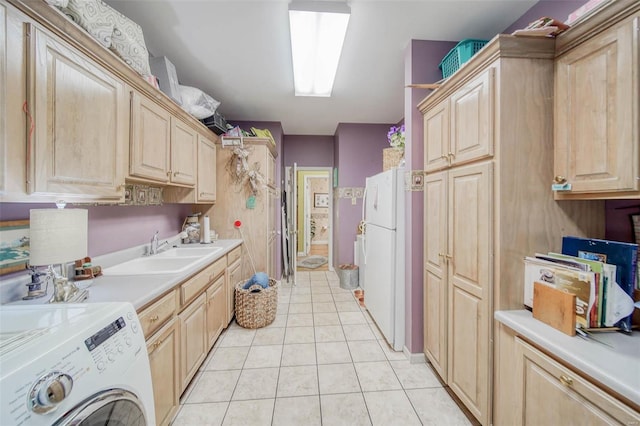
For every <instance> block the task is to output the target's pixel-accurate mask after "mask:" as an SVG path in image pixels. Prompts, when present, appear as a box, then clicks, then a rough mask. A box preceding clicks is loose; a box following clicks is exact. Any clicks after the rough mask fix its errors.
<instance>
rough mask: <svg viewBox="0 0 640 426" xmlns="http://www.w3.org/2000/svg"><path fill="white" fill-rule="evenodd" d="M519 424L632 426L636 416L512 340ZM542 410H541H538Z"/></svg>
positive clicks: (540, 353)
mask: <svg viewBox="0 0 640 426" xmlns="http://www.w3.org/2000/svg"><path fill="white" fill-rule="evenodd" d="M516 353H517V355H518V358H519V360H521V362H522V369H521V371H519V372H517V373H516V374H518V380H517V383H518V387H519V389H518V390H517V391H518V392H519V396H520V398H518V400H519V401H521V402H522V405H521V406H520V407H518V408H519V410H518V411H519V412H521V413H522V417H521V418H522V424H523V425H572V424H576V425H577V424H580V425H618V424H619V425H632V424H639V423H640V414H639V413H638V412H637V411H634V410H632V409H631V408H629V407H627V406H625V405H624V404H622V403H621V402H619V401H617V400H616V399H614V398H613V397H611V396H610V395H608V394H606V393H605V392H604V391H602V390H601V389H599V388H597V387H596V386H594V385H593V384H591V383H589V382H588V381H586V380H584V379H582V378H581V377H580V376H579V375H577V374H575V373H574V372H572V371H571V370H569V369H567V368H566V367H564V366H562V365H561V364H559V363H557V362H556V361H554V360H553V359H551V358H549V357H548V356H546V355H544V354H543V353H542V352H540V351H538V350H537V349H535V348H534V347H532V346H531V345H529V344H527V343H526V342H524V341H522V340H521V339H518V338H516ZM541 408H543V409H541Z"/></svg>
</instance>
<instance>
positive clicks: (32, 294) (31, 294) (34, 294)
mask: <svg viewBox="0 0 640 426" xmlns="http://www.w3.org/2000/svg"><path fill="white" fill-rule="evenodd" d="M46 295H47V292H46V291H44V290H29V291H28V292H27V295H26V296H24V297H23V298H22V300H33V299H39V298H41V297H45V296H46Z"/></svg>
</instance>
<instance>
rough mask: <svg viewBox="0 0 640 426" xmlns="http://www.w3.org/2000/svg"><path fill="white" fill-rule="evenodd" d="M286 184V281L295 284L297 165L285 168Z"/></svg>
mask: <svg viewBox="0 0 640 426" xmlns="http://www.w3.org/2000/svg"><path fill="white" fill-rule="evenodd" d="M286 175H287V178H286V185H285V197H286V203H285V217H286V223H287V226H286V228H287V229H286V233H287V256H286V257H287V258H288V260H289V268H288V269H289V276H288V277H287V281H288V282H292V283H293V284H294V285H295V284H296V268H297V265H296V255H297V247H298V241H297V234H298V231H297V229H298V228H297V223H296V214H297V212H296V199H297V198H296V197H297V194H296V191H297V190H296V185H297V182H296V179H297V175H298V165H297V164H296V163H293V167H287V168H286Z"/></svg>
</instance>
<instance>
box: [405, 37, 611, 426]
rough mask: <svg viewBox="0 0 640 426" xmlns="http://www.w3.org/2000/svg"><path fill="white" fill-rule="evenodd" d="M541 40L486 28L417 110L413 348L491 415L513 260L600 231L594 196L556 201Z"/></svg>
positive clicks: (513, 294)
mask: <svg viewBox="0 0 640 426" xmlns="http://www.w3.org/2000/svg"><path fill="white" fill-rule="evenodd" d="M553 57H554V42H553V40H549V39H533V38H516V37H512V36H507V35H499V36H496V37H495V38H494V39H493V40H492V41H491V42H490V43H488V44H487V45H486V46H485V47H484V49H482V51H481V52H479V53H478V54H477V55H475V56H474V57H473V58H472V59H471V60H470V61H469V62H468V63H466V64H465V65H464V66H463V67H462V68H461V69H460V70H459V71H458V72H456V73H455V74H453V75H452V76H451V77H449V78H448V79H447V81H446V82H445V83H444V84H443V85H442V86H441V87H440V88H439V89H438V90H437V91H435V92H433V93H432V94H431V95H430V96H428V97H427V98H426V99H424V100H423V101H422V102H421V103H420V104H419V105H418V108H419V109H420V111H421V112H422V113H423V117H424V169H425V180H424V182H425V187H424V203H425V206H424V212H425V216H424V282H423V285H424V292H423V294H424V352H425V355H426V356H427V358H428V360H429V361H430V362H431V364H432V365H433V367H434V369H435V370H436V371H437V372H438V374H439V375H440V377H441V378H442V379H443V380H444V381H445V382H446V383H447V384H448V386H449V387H450V388H451V389H452V390H453V392H455V394H456V395H457V396H458V397H459V398H460V400H461V401H462V403H463V404H464V405H465V406H466V407H467V408H468V409H469V411H470V412H471V413H472V414H473V415H474V416H475V417H476V418H477V419H478V420H479V421H480V422H481V423H482V424H485V425H486V424H490V423H491V410H492V385H491V384H492V375H493V364H494V358H493V343H492V342H493V339H492V336H493V327H494V322H493V312H494V311H495V310H498V309H519V308H521V307H522V299H523V296H522V295H523V282H522V281H523V274H524V273H523V258H524V257H525V256H527V255H531V254H533V253H535V252H546V251H549V250H556V251H557V250H559V249H560V243H561V236H562V235H569V234H571V235H589V236H590V237H602V236H603V235H604V205H603V204H602V203H601V202H597V201H596V202H579V203H564V204H562V203H558V202H555V201H554V199H553V198H554V197H553V194H552V192H551V190H550V186H551V181H552V180H553V119H552V114H553V109H552V99H553Z"/></svg>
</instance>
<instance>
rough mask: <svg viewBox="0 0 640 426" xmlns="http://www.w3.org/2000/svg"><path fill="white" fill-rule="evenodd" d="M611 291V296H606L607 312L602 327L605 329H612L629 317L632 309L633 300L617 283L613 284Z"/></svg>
mask: <svg viewBox="0 0 640 426" xmlns="http://www.w3.org/2000/svg"><path fill="white" fill-rule="evenodd" d="M612 289H613V294H608V295H607V311H606V318H605V321H604V325H605V326H607V327H612V326H613V325H614V324H615V323H617V322H618V321H620V320H621V319H623V318H626V317H628V316H629V315H631V313H632V312H633V308H634V304H633V299H632V298H631V296H629V295H628V294H627V292H625V291H624V290H623V289H622V287H620V285H619V284H618V283H615V285H614V286H612ZM639 303H640V302H639ZM636 305H638V303H636ZM610 315H611V316H610Z"/></svg>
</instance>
